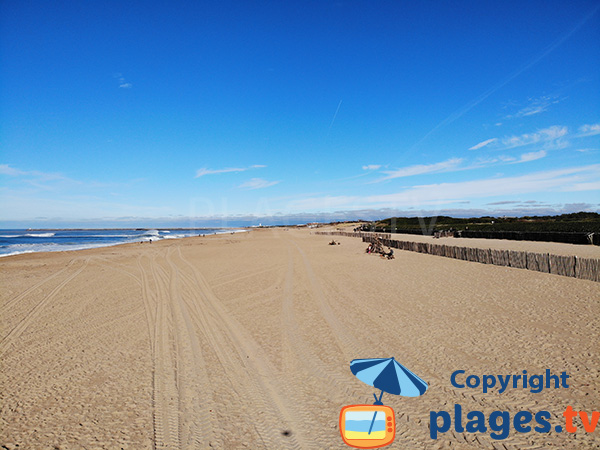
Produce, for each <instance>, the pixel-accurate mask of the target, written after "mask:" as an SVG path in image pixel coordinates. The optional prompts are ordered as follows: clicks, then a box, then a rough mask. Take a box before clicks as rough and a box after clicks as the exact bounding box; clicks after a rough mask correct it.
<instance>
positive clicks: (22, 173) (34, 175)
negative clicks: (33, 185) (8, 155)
mask: <svg viewBox="0 0 600 450" xmlns="http://www.w3.org/2000/svg"><path fill="white" fill-rule="evenodd" d="M0 175H8V176H11V177H28V178H29V180H28V181H29V182H32V181H34V180H35V181H56V180H62V181H74V180H70V179H69V178H67V177H64V176H62V175H60V174H58V173H46V172H40V171H38V170H21V169H17V168H15V167H11V166H10V165H9V164H0Z"/></svg>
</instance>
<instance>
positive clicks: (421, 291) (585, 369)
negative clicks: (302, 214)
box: [0, 229, 600, 449]
mask: <svg viewBox="0 0 600 450" xmlns="http://www.w3.org/2000/svg"><path fill="white" fill-rule="evenodd" d="M330 240H331V237H328V236H315V235H314V234H310V232H309V231H308V230H295V229H290V230H289V231H284V230H283V229H271V230H253V231H251V232H250V233H242V234H236V235H234V236H232V235H221V236H210V237H204V238H200V237H198V238H187V239H183V240H169V241H160V242H155V243H153V244H129V245H122V246H118V247H110V248H103V249H94V250H85V251H78V252H65V253H53V254H33V255H21V256H15V257H7V258H2V259H1V260H0V273H1V275H0V277H1V278H0V283H1V285H2V290H1V293H0V296H1V297H0V320H1V323H0V358H1V364H2V366H1V378H0V396H1V408H2V409H1V419H0V420H1V422H0V445H4V446H5V447H7V448H31V449H38V448H39V449H54V448H61V449H80V448H108V449H115V448H129V449H138V448H139V449H150V448H157V449H177V448H181V449H209V448H218V449H242V448H249V449H343V448H348V447H347V446H345V445H344V444H343V443H342V440H341V438H340V435H339V430H338V416H339V411H340V409H341V407H342V406H344V405H349V404H356V403H372V398H373V397H372V393H373V392H375V390H374V389H373V388H371V387H370V386H367V385H365V384H363V383H362V382H360V381H359V380H358V379H357V378H355V377H354V376H353V375H352V373H351V372H350V370H349V363H350V361H351V360H352V359H355V358H375V357H391V356H394V357H395V358H396V359H397V360H398V361H400V362H401V363H403V364H404V365H406V366H407V367H408V368H410V369H411V370H412V371H413V372H415V373H417V374H418V375H420V376H421V377H422V378H423V379H425V380H426V381H427V382H428V383H429V386H430V388H429V390H428V391H427V392H426V393H425V395H423V396H422V397H418V398H404V397H397V396H393V395H384V398H383V400H384V403H385V404H387V405H389V406H391V407H392V408H394V410H395V412H396V419H397V435H396V440H395V442H394V443H393V444H392V445H391V447H390V448H407V449H420V448H426V449H437V448H454V449H476V448H486V449H536V448H545V447H547V446H548V445H551V446H552V447H553V448H577V449H580V448H597V441H598V433H600V427H599V429H598V430H596V431H595V432H594V433H585V432H583V431H582V430H580V431H578V432H577V433H576V434H571V433H565V432H563V433H556V432H554V431H552V432H550V433H546V434H541V433H535V432H531V433H517V432H516V431H515V430H514V429H513V430H511V433H510V436H509V437H508V438H507V439H504V440H494V439H492V438H491V437H490V435H489V432H488V433H467V432H464V433H458V432H455V431H449V432H447V433H445V434H441V435H440V436H439V438H438V439H437V440H432V439H431V438H430V436H429V420H430V418H429V414H430V411H439V410H446V411H452V409H453V407H454V405H455V404H460V405H462V408H463V410H464V411H465V414H466V412H468V411H472V410H479V411H483V412H484V413H485V414H486V415H489V413H490V412H491V411H495V410H500V411H508V412H509V413H510V414H511V416H514V415H515V414H516V413H517V412H519V411H521V410H528V411H532V412H533V413H535V412H537V411H541V410H547V411H549V412H550V413H551V414H552V418H551V419H550V421H551V422H552V424H553V426H554V425H556V424H564V419H563V417H562V412H563V411H564V410H565V408H566V407H567V406H568V405H572V406H573V408H574V409H576V410H584V411H588V412H590V413H591V411H593V410H596V411H597V410H598V409H599V405H600V372H599V368H600V357H599V355H598V348H599V344H600V339H599V337H600V321H599V319H598V318H599V317H600V284H599V283H595V282H591V281H585V280H579V279H574V278H567V277H559V276H556V275H550V274H543V273H536V272H528V271H524V270H518V269H511V268H507V267H497V266H488V265H483V264H476V263H470V262H467V261H459V260H453V259H448V258H441V257H435V256H430V255H423V254H419V253H412V252H402V251H397V252H396V259H395V260H392V261H387V260H383V259H380V258H378V257H377V256H375V255H367V254H365V253H364V245H363V244H362V242H360V240H359V239H352V238H343V237H342V238H336V240H339V241H341V242H342V245H339V246H329V245H327V242H328V241H330ZM515 244H516V243H510V245H515ZM535 244H536V246H537V245H538V244H540V243H535ZM536 248H537V247H536ZM565 251H568V250H565ZM567 254H568V253H567ZM457 369H464V370H466V371H467V373H472V374H477V375H479V376H481V375H482V374H520V373H522V371H523V370H527V371H528V373H530V374H536V373H543V372H544V371H545V370H546V369H551V370H552V372H554V373H560V372H562V371H566V372H567V373H568V374H569V375H570V381H571V387H570V388H569V389H546V390H544V391H543V392H541V393H538V394H532V393H530V392H529V391H528V390H525V389H509V390H507V391H506V392H504V393H503V394H498V392H497V391H494V392H490V393H487V394H483V393H482V391H481V390H477V389H457V388H455V387H453V386H452V385H451V384H450V376H451V374H452V372H454V371H455V370H457ZM463 420H465V419H463ZM579 428H580V429H581V426H579ZM17 445H18V446H17Z"/></svg>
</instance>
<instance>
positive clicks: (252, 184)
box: [238, 178, 279, 189]
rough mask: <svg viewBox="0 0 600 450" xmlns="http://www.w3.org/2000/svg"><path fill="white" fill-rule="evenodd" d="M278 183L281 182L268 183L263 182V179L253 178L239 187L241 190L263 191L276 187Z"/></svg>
mask: <svg viewBox="0 0 600 450" xmlns="http://www.w3.org/2000/svg"><path fill="white" fill-rule="evenodd" d="M277 183H279V181H267V180H263V179H262V178H252V179H250V180H248V181H246V182H245V183H242V184H240V185H239V186H238V187H239V188H240V189H263V188H267V187H269V186H274V185H276V184H277Z"/></svg>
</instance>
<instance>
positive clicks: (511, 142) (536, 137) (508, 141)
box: [502, 125, 569, 148]
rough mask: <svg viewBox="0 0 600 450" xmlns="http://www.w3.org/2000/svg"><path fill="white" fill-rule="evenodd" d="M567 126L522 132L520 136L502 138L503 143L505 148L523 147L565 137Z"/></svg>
mask: <svg viewBox="0 0 600 450" xmlns="http://www.w3.org/2000/svg"><path fill="white" fill-rule="evenodd" d="M568 131H569V130H568V128H567V127H561V126H556V125H555V126H552V127H549V128H545V129H543V130H539V131H537V132H535V133H529V134H522V135H520V136H511V137H506V138H503V139H502V145H504V147H505V148H515V147H523V146H525V145H531V144H537V143H539V142H548V141H553V140H556V139H559V138H561V137H564V136H566V135H567V133H568Z"/></svg>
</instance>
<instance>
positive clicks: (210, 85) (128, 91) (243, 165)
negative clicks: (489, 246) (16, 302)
mask: <svg viewBox="0 0 600 450" xmlns="http://www.w3.org/2000/svg"><path fill="white" fill-rule="evenodd" d="M0 25H1V29H0V51H1V53H0V146H1V152H0V183H1V184H0V195H1V202H2V204H3V206H2V208H1V209H0V226H3V227H10V226H80V225H87V226H96V225H97V226H117V225H127V226H136V225H140V226H141V225H144V226H145V225H148V226H168V225H183V226H187V225H202V224H204V223H209V222H211V221H212V222H211V223H216V222H219V221H220V223H222V224H234V223H235V222H236V221H242V220H246V219H247V220H250V221H251V220H253V218H257V217H258V218H262V219H263V220H264V218H265V216H274V217H276V218H278V219H277V220H280V221H302V220H310V219H311V218H314V219H322V220H327V219H339V218H349V219H353V218H375V217H386V216H389V215H391V214H392V213H398V214H401V215H413V216H414V215H420V214H426V215H434V214H449V215H455V216H472V215H480V214H491V215H523V214H536V213H537V214H548V213H562V212H573V211H580V210H585V211H599V210H600V195H599V191H600V2H598V1H570V2H565V1H527V2H523V1H515V2H512V1H503V2H496V1H495V2H491V1H454V2H450V1H448V2H438V1H422V2H404V1H343V0H342V1H326V0H320V1H285V2H281V1H234V2H230V1H214V2H202V1H189V2H182V1H170V2H152V1H144V2H127V1H125V2H123V1H119V2H116V1H115V2H111V1H103V2H82V1H73V2H71V1H61V2H58V3H57V2H43V1H27V0H18V1H12V0H6V1H3V2H2V3H1V4H0Z"/></svg>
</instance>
